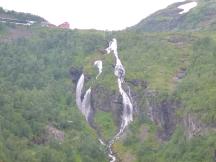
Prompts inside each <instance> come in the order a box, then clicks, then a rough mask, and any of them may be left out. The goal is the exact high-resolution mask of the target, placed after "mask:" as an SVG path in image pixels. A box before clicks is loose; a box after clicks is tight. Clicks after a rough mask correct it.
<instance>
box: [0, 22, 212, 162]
mask: <svg viewBox="0 0 216 162" xmlns="http://www.w3.org/2000/svg"><path fill="white" fill-rule="evenodd" d="M114 37H115V38H116V39H117V40H118V51H119V57H120V58H121V60H122V62H123V64H124V66H125V69H126V70H127V73H126V78H125V82H126V83H127V84H128V85H130V86H131V87H132V89H131V93H132V98H133V101H134V105H135V107H134V109H135V113H134V121H133V122H132V123H131V124H130V126H129V127H128V128H127V130H126V131H125V133H124V135H123V136H122V138H120V139H119V140H118V141H117V142H116V143H115V144H114V146H113V150H114V151H115V153H116V156H117V158H118V160H119V161H123V162H214V161H215V159H216V132H215V130H216V107H215V105H216V95H215V94H216V86H215V80H216V61H215V60H216V32H214V31H199V32H189V31H187V32H161V33H153V32H152V33H146V32H141V31H119V32H104V31H96V30H62V29H50V28H42V27H37V26H21V25H12V24H5V23H0V68H1V71H0V161H3V162H15V161H16V162H71V161H74V162H103V161H104V162H105V161H109V159H108V157H107V153H106V152H107V150H106V148H105V147H104V146H103V145H101V144H100V142H99V141H98V139H97V138H98V137H97V133H96V131H95V130H94V129H92V128H91V127H90V126H89V125H88V124H87V123H86V121H85V118H84V117H83V116H82V115H81V113H80V112H79V111H78V109H77V106H76V104H75V87H76V83H77V78H79V75H80V74H81V73H82V72H83V73H85V75H86V76H87V79H86V81H87V86H89V85H91V86H92V89H93V96H94V97H95V98H97V100H98V101H97V103H95V102H93V103H92V104H93V105H94V106H95V111H96V115H95V117H94V121H95V123H96V124H97V128H98V131H100V133H101V135H102V137H103V139H104V140H108V139H110V138H111V136H113V135H114V134H115V132H116V131H117V129H118V126H119V118H121V112H117V111H116V110H115V102H116V101H110V102H112V104H109V103H108V102H106V101H107V100H108V99H112V98H118V94H117V92H118V90H117V86H116V84H113V83H115V82H116V81H115V78H114V77H113V65H112V64H113V58H112V56H111V55H104V54H102V53H101V52H100V51H102V49H104V47H106V46H107V45H108V44H107V42H108V41H109V40H110V39H112V38H114ZM96 59H101V60H103V61H104V65H103V73H102V74H101V76H100V78H99V79H98V80H97V81H95V80H94V78H95V76H96V75H97V71H96V69H95V67H93V63H94V61H95V60H96ZM110 96H111V97H110ZM113 105H114V106H113Z"/></svg>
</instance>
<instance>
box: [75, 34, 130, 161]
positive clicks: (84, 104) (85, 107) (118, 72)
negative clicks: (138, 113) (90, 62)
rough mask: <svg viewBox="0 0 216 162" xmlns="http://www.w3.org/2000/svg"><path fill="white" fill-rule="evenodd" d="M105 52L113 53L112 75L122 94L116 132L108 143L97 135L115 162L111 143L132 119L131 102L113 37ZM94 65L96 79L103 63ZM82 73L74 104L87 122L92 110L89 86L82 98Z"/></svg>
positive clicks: (99, 61)
mask: <svg viewBox="0 0 216 162" xmlns="http://www.w3.org/2000/svg"><path fill="white" fill-rule="evenodd" d="M105 50H106V52H107V54H110V53H112V52H113V55H114V57H115V60H116V64H115V69H114V75H115V76H116V77H117V83H118V89H119V93H120V95H121V96H122V105H123V107H122V108H123V109H122V115H121V125H120V128H119V130H118V132H117V133H116V134H115V135H114V137H113V138H111V140H110V141H109V142H108V143H105V142H103V140H102V139H101V138H100V135H99V139H98V140H99V142H100V143H101V145H105V146H107V147H108V156H109V157H110V159H111V160H110V162H115V161H116V157H115V155H114V154H113V151H112V145H113V143H114V142H115V141H116V140H117V139H118V138H120V136H121V135H122V133H123V132H124V130H125V128H126V127H127V126H128V125H129V123H130V122H132V121H133V104H132V98H131V95H130V88H129V86H128V89H129V92H128V93H127V92H126V91H125V90H124V88H123V84H126V83H124V78H125V68H124V66H123V65H122V63H121V60H120V58H119V56H118V51H117V40H116V39H115V38H113V39H112V41H110V42H109V47H107V48H106V49H105ZM94 66H96V67H97V68H98V74H97V76H96V79H97V78H98V77H99V76H100V74H101V73H102V68H103V64H102V61H101V60H96V61H95V62H94ZM84 79H85V78H84V74H82V75H81V76H80V78H79V80H78V82H77V87H76V104H77V107H78V109H79V110H80V112H81V113H82V114H83V115H84V116H85V118H86V120H87V122H88V123H89V117H90V113H91V111H92V107H91V87H90V88H89V89H88V90H87V91H86V92H85V94H84V97H83V98H82V89H83V86H84Z"/></svg>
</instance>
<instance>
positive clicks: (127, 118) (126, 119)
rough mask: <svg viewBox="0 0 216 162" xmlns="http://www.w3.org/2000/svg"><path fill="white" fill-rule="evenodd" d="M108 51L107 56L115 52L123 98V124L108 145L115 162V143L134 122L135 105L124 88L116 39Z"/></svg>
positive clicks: (116, 72)
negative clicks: (113, 148)
mask: <svg viewBox="0 0 216 162" xmlns="http://www.w3.org/2000/svg"><path fill="white" fill-rule="evenodd" d="M106 51H107V54H109V53H111V52H113V54H114V56H115V58H116V65H115V70H114V74H115V76H117V78H118V79H117V81H118V87H119V93H120V94H121V96H122V103H123V112H122V123H121V126H120V129H119V131H118V133H117V134H116V135H115V136H114V137H113V138H112V139H111V140H110V141H109V144H108V151H109V157H110V158H111V160H110V162H115V161H116V157H115V156H114V155H113V151H112V145H113V143H114V142H115V140H117V139H118V138H119V137H120V136H121V134H122V133H123V132H124V129H125V128H126V127H127V125H128V124H129V123H130V122H132V121H133V105H132V102H131V99H130V97H129V96H130V94H129V96H128V94H127V93H126V92H125V91H124V89H123V88H122V83H123V82H124V77H125V69H124V66H123V65H122V63H121V60H120V59H119V57H118V50H117V40H116V39H115V38H114V39H113V40H112V41H111V42H110V43H109V47H108V48H106Z"/></svg>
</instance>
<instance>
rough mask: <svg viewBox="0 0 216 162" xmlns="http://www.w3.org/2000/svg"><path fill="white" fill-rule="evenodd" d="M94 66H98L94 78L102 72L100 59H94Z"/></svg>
mask: <svg viewBox="0 0 216 162" xmlns="http://www.w3.org/2000/svg"><path fill="white" fill-rule="evenodd" d="M94 66H97V68H98V75H97V76H96V79H97V78H98V77H99V76H100V74H101V73H102V69H103V62H102V61H101V60H96V61H95V62H94Z"/></svg>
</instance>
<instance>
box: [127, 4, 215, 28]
mask: <svg viewBox="0 0 216 162" xmlns="http://www.w3.org/2000/svg"><path fill="white" fill-rule="evenodd" d="M191 2H196V3H197V6H196V7H194V8H192V9H191V10H189V12H186V13H183V14H179V13H181V11H182V9H180V8H178V7H180V6H181V5H184V4H188V3H191ZM215 17H216V2H215V1H214V0H209V1H205V0H197V1H190V0H188V1H185V2H179V3H175V4H172V5H170V6H168V7H167V8H165V9H162V10H159V11H157V12H155V13H153V14H152V15H150V16H149V17H147V18H145V19H143V20H142V21H141V22H139V23H138V24H137V25H135V26H133V27H131V28H129V30H135V31H146V32H163V31H185V30H188V31H199V30H215V29H216V25H215V24H216V18H215Z"/></svg>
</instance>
